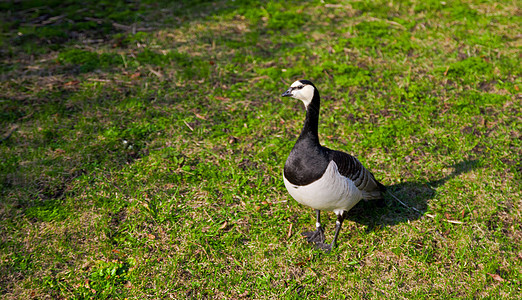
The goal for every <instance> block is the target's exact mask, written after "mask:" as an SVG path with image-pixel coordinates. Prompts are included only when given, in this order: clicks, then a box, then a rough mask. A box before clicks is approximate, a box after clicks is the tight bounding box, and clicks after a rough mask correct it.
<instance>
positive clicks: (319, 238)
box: [302, 227, 326, 244]
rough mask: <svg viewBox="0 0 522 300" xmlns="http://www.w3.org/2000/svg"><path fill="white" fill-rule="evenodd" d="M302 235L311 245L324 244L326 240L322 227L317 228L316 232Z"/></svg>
mask: <svg viewBox="0 0 522 300" xmlns="http://www.w3.org/2000/svg"><path fill="white" fill-rule="evenodd" d="M302 235H303V236H304V237H306V240H307V241H308V242H310V243H316V244H317V243H324V240H325V239H326V237H325V236H324V230H323V228H322V227H317V230H316V231H307V232H303V233H302Z"/></svg>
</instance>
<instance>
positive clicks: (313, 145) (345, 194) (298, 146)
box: [281, 80, 386, 251]
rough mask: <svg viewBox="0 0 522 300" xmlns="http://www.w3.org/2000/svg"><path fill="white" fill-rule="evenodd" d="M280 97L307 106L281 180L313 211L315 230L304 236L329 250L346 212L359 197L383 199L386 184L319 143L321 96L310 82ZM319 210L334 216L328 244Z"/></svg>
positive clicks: (348, 157)
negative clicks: (335, 220)
mask: <svg viewBox="0 0 522 300" xmlns="http://www.w3.org/2000/svg"><path fill="white" fill-rule="evenodd" d="M281 96H282V97H292V98H295V99H298V100H301V101H303V103H304V105H305V108H306V118H305V121H304V126H303V130H302V131H301V134H300V135H299V138H298V139H297V141H296V143H295V145H294V148H293V149H292V151H291V152H290V155H289V156H288V158H287V160H286V163H285V167H284V172H283V178H284V183H285V186H286V189H287V190H288V192H289V193H290V195H291V196H292V197H293V198H294V199H295V200H296V201H297V202H299V203H301V204H304V205H307V206H310V207H311V208H313V209H315V210H316V220H317V221H316V225H315V226H316V230H315V231H313V232H305V233H303V235H304V236H305V237H307V239H308V241H309V242H311V243H315V245H316V246H317V247H318V248H320V249H323V250H326V251H330V250H331V249H333V248H334V247H335V243H336V241H337V237H338V235H339V231H340V229H341V226H342V224H343V221H344V219H345V217H346V213H347V212H348V211H349V210H350V209H351V208H352V207H353V206H354V205H355V204H357V203H358V202H359V201H360V200H361V199H365V200H374V199H375V200H377V199H382V196H383V192H384V191H386V187H385V186H384V185H382V184H381V183H379V182H378V181H377V180H376V179H375V177H373V174H372V173H370V171H368V170H367V169H366V168H364V166H363V165H362V164H361V162H359V160H357V158H355V157H353V156H351V155H349V154H346V153H344V152H340V151H335V150H331V149H328V148H326V147H323V146H321V144H320V143H319V136H318V122H319V107H320V96H319V91H318V90H317V88H316V87H315V86H314V84H313V83H312V82H311V81H309V80H298V81H296V82H294V83H293V84H292V85H291V86H290V88H289V89H288V90H287V91H285V92H284V93H283V94H282V95H281ZM321 210H326V211H333V212H334V213H335V214H336V215H337V222H336V225H335V234H334V238H333V241H332V243H331V244H326V243H324V241H325V235H324V230H323V228H322V227H321V222H320V213H321Z"/></svg>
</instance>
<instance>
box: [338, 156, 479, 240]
mask: <svg viewBox="0 0 522 300" xmlns="http://www.w3.org/2000/svg"><path fill="white" fill-rule="evenodd" d="M449 167H450V168H453V172H452V173H451V174H449V175H447V176H445V177H443V178H440V179H435V180H431V181H425V182H421V181H408V182H403V183H399V184H394V185H390V186H387V189H388V190H389V191H390V192H391V193H392V194H393V195H395V196H396V197H397V198H399V199H400V200H401V201H402V202H403V203H405V204H407V205H408V206H409V207H410V208H408V207H405V206H403V205H402V204H400V203H399V202H398V201H397V200H395V199H393V197H392V196H390V195H389V193H385V196H384V197H385V199H384V200H381V201H361V202H359V203H358V204H357V205H356V206H354V207H353V208H352V209H351V210H350V211H349V212H348V215H347V218H348V219H349V220H351V221H354V222H357V223H359V224H363V225H366V226H368V229H367V230H368V231H371V230H373V229H374V228H376V227H382V226H394V225H396V224H400V223H403V222H408V221H413V220H417V219H420V218H421V217H422V216H423V215H424V213H425V212H426V211H427V209H428V201H429V200H430V199H432V198H433V197H434V195H435V193H436V189H437V188H438V187H440V186H442V185H444V184H445V183H446V182H447V181H448V180H450V179H452V178H454V177H456V176H459V175H460V174H462V173H466V172H469V171H471V170H473V169H475V168H477V167H479V162H478V161H477V160H463V161H461V162H458V163H456V164H453V165H451V166H449ZM411 207H414V208H415V209H417V210H418V211H420V213H419V212H418V211H415V210H414V209H412V208H411Z"/></svg>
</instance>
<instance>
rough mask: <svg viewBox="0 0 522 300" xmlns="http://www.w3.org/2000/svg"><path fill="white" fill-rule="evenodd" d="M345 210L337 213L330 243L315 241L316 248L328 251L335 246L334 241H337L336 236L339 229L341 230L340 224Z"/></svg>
mask: <svg viewBox="0 0 522 300" xmlns="http://www.w3.org/2000/svg"><path fill="white" fill-rule="evenodd" d="M345 214H346V211H341V213H340V214H338V215H337V222H335V234H334V238H333V241H332V243H331V244H330V245H328V244H325V243H324V242H322V243H316V246H317V248H319V249H323V250H325V251H326V252H330V251H331V250H332V249H333V248H335V243H336V242H337V237H338V236H339V231H341V226H342V225H343V222H344V218H345Z"/></svg>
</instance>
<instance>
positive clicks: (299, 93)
mask: <svg viewBox="0 0 522 300" xmlns="http://www.w3.org/2000/svg"><path fill="white" fill-rule="evenodd" d="M316 95H317V97H319V93H318V91H317V89H316V88H315V86H314V84H313V83H312V82H311V81H310V80H305V79H302V80H297V81H296V82H294V83H292V85H291V86H290V87H289V88H288V90H286V91H285V92H284V93H283V94H282V95H281V96H282V97H292V98H295V99H298V100H301V101H303V103H304V105H305V108H308V105H309V104H310V103H311V102H312V100H313V99H314V97H315V96H316Z"/></svg>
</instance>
